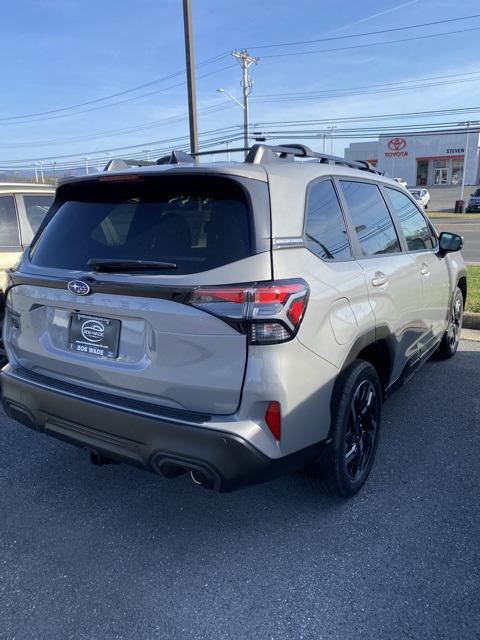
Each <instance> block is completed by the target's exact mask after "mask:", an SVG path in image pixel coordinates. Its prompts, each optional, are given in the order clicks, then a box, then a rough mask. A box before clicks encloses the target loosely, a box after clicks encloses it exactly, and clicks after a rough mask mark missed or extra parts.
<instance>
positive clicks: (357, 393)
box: [308, 360, 382, 498]
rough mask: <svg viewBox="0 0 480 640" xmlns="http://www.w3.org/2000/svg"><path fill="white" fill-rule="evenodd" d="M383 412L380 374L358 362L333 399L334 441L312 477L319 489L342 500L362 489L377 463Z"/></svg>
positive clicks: (348, 371)
mask: <svg viewBox="0 0 480 640" xmlns="http://www.w3.org/2000/svg"><path fill="white" fill-rule="evenodd" d="M381 408H382V387H381V384H380V379H379V377H378V374H377V372H376V370H375V369H374V367H373V366H372V365H371V364H370V363H369V362H366V361H364V360H355V361H354V362H353V363H352V364H351V365H350V367H348V369H346V370H345V371H344V372H343V373H342V374H341V377H340V378H339V379H338V382H337V385H336V390H335V392H334V395H333V398H332V429H331V439H330V441H329V443H328V444H327V445H326V448H325V450H324V451H323V454H322V456H321V458H320V459H319V460H318V461H317V462H316V463H314V465H313V466H312V467H311V468H310V470H309V473H308V476H309V480H310V483H311V484H312V485H313V486H314V487H315V488H321V487H323V486H326V488H327V489H328V490H329V491H330V493H331V494H333V495H334V496H338V497H342V498H348V497H350V496H353V495H355V494H356V493H357V492H358V491H359V490H360V489H361V488H362V486H363V485H364V483H365V481H366V479H367V478H368V475H369V473H370V470H371V468H372V465H373V462H374V460H375V454H376V451H377V445H378V438H379V434H380V422H381ZM362 416H363V417H362Z"/></svg>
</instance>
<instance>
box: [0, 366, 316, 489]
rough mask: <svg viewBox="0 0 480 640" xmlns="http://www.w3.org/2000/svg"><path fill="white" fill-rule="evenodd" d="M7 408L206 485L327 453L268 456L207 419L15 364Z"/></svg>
mask: <svg viewBox="0 0 480 640" xmlns="http://www.w3.org/2000/svg"><path fill="white" fill-rule="evenodd" d="M1 381H2V392H3V406H4V409H5V411H6V413H7V414H8V415H9V416H10V417H11V418H13V419H14V420H17V421H18V422H20V423H22V424H24V425H26V426H28V427H30V428H32V429H34V430H36V431H40V432H42V433H45V434H47V435H49V436H53V437H55V438H59V439H60V440H64V441H66V442H69V443H71V444H73V445H75V446H78V447H82V448H84V449H86V450H88V451H90V452H93V453H94V454H96V456H98V457H99V458H107V459H111V460H115V461H118V462H127V463H129V464H133V465H135V466H139V467H142V468H144V469H147V470H149V471H153V472H155V473H159V474H161V475H163V476H165V477H175V476H177V475H180V474H181V473H183V472H184V471H193V472H194V474H195V477H196V478H197V479H200V480H201V483H202V484H203V485H204V486H205V487H207V488H211V489H215V490H218V491H231V490H233V489H238V488H241V487H244V486H247V485H250V484H256V483H259V482H265V481H268V480H270V479H273V478H275V477H277V476H279V475H283V474H285V473H288V472H289V471H293V470H296V469H299V468H301V467H302V466H305V465H306V464H308V462H311V461H312V460H314V459H315V458H316V457H318V456H319V455H320V453H321V450H322V446H323V443H317V444H315V445H312V446H309V447H308V448H306V449H302V450H301V451H298V452H295V453H293V454H290V455H288V456H284V457H282V458H277V459H272V458H268V457H267V456H265V455H264V454H263V453H262V452H261V451H259V450H258V449H256V448H255V447H254V446H252V444H251V443H249V442H248V441H247V440H246V439H244V438H242V437H240V436H236V435H233V434H232V433H226V432H223V431H220V430H218V429H213V428H209V426H208V417H206V416H202V415H198V414H195V415H192V421H191V422H188V421H187V420H185V419H184V417H182V419H181V420H180V419H178V416H173V417H172V416H168V417H166V416H164V415H153V414H152V412H151V411H145V412H144V414H142V412H141V410H140V409H141V407H138V406H135V410H134V411H132V410H129V408H128V406H127V403H125V402H123V403H122V406H115V405H114V404H113V403H112V401H111V396H105V402H100V401H99V399H98V398H95V399H94V398H91V397H89V392H88V391H87V390H84V393H83V395H74V394H73V393H72V392H71V390H68V389H66V388H65V387H66V386H65V385H61V384H59V383H57V382H56V381H54V380H52V379H50V378H45V377H43V376H38V375H37V374H35V376H34V377H33V378H32V376H31V375H29V372H26V371H24V370H22V369H19V368H14V367H12V365H7V366H6V367H4V368H3V369H2V371H1Z"/></svg>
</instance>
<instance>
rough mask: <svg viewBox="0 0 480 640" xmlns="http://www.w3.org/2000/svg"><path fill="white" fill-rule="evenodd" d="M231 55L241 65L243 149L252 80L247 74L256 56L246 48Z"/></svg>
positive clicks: (246, 139)
mask: <svg viewBox="0 0 480 640" xmlns="http://www.w3.org/2000/svg"><path fill="white" fill-rule="evenodd" d="M232 56H233V57H234V58H236V59H237V60H238V62H239V63H240V66H241V67H242V91H243V146H244V147H245V149H248V96H249V95H250V93H251V91H252V86H253V81H252V79H251V78H250V76H249V75H248V69H249V68H250V67H251V66H252V64H257V63H258V58H255V57H254V56H251V55H250V54H249V53H248V51H247V50H246V49H241V50H237V51H232ZM245 154H246V152H245Z"/></svg>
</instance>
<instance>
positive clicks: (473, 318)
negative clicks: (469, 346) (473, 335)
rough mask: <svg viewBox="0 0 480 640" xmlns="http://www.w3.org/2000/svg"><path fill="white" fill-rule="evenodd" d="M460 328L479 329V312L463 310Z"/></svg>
mask: <svg viewBox="0 0 480 640" xmlns="http://www.w3.org/2000/svg"><path fill="white" fill-rule="evenodd" d="M462 328H463V329H474V330H477V331H480V313H472V312H469V311H467V312H465V313H464V314H463V323H462Z"/></svg>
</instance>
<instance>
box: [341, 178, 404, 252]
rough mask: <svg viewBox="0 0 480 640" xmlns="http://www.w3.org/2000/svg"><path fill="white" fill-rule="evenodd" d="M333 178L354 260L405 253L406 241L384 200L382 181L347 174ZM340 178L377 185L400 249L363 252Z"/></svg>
mask: <svg viewBox="0 0 480 640" xmlns="http://www.w3.org/2000/svg"><path fill="white" fill-rule="evenodd" d="M333 180H334V183H338V184H336V187H337V192H339V194H340V195H339V197H340V202H341V204H342V206H343V207H344V210H345V212H346V217H347V218H348V230H349V232H350V234H351V238H352V241H351V242H352V254H353V256H354V258H355V259H356V260H370V259H372V258H375V259H377V260H378V258H388V257H389V256H400V255H402V254H404V253H406V251H405V247H406V241H405V244H403V240H404V237H403V234H400V233H399V228H398V226H397V220H396V217H395V218H394V217H393V216H392V212H391V210H390V207H389V206H388V203H387V202H386V200H385V196H384V194H383V191H382V186H383V183H381V182H377V181H376V180H368V179H366V178H363V177H362V178H358V177H357V176H349V175H341V176H335V177H334V178H333ZM342 180H343V181H344V182H362V183H364V184H373V185H375V186H376V187H378V190H379V192H380V196H381V198H382V200H383V202H384V204H385V207H386V209H387V211H388V213H389V214H390V219H391V221H392V225H393V228H394V229H395V233H396V234H397V239H398V243H399V245H400V251H389V252H388V253H374V254H372V255H367V254H365V253H364V251H363V247H362V244H361V242H360V238H359V237H358V233H357V231H356V229H355V225H354V224H353V219H352V216H351V213H350V210H349V208H348V204H347V201H346V198H345V196H344V194H343V191H342V185H341V184H340V182H341V181H342ZM399 191H400V189H399ZM400 230H401V229H400Z"/></svg>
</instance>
